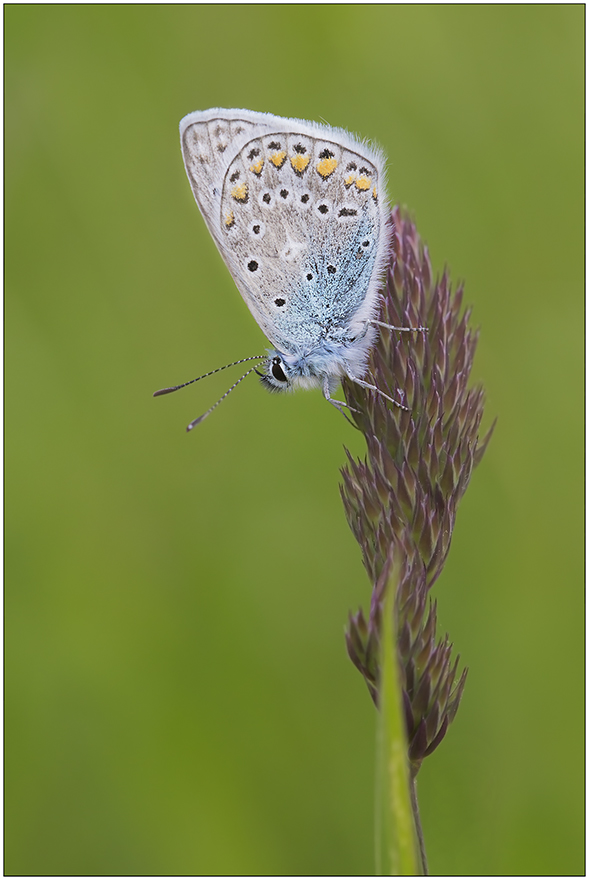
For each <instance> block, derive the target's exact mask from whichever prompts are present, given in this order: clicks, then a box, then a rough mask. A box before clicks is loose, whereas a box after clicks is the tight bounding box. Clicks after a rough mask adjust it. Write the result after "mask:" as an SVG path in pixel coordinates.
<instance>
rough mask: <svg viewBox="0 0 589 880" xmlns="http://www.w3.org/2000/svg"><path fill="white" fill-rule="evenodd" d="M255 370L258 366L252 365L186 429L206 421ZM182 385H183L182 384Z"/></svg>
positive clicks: (190, 429) (189, 429)
mask: <svg viewBox="0 0 589 880" xmlns="http://www.w3.org/2000/svg"><path fill="white" fill-rule="evenodd" d="M245 360H248V361H249V360H251V358H245ZM237 363H242V361H237ZM229 366H233V365H232V364H230V365H229ZM221 369H223V367H221ZM213 372H214V373H216V372H217V370H213ZM255 372H256V368H255V367H250V369H249V370H248V371H247V373H244V374H243V376H241V378H240V379H238V380H237V382H234V383H233V385H232V386H231V388H228V389H227V391H226V392H225V394H224V395H223V396H222V397H220V398H219V399H218V401H217V402H216V403H214V404H213V405H212V407H211V408H210V409H208V410H207V411H206V413H203V415H202V416H199V417H198V418H197V419H194V421H192V422H190V424H189V425H188V426H187V428H186V430H187V431H192V429H193V428H196V426H197V425H200V423H201V422H204V420H205V419H206V417H207V416H209V415H210V414H211V413H212V411H213V410H214V409H217V407H218V406H219V404H220V403H222V402H223V401H224V400H225V398H226V397H227V395H228V394H231V392H232V391H233V389H234V388H237V386H238V385H239V383H240V382H243V380H244V379H245V377H246V376H249V374H250V373H255ZM188 384H189V383H188ZM180 387H182V386H180ZM171 390H172V391H174V390H175V389H174V388H172V389H171Z"/></svg>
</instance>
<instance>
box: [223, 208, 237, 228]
mask: <svg viewBox="0 0 589 880" xmlns="http://www.w3.org/2000/svg"><path fill="white" fill-rule="evenodd" d="M234 223H235V214H234V213H233V211H228V212H227V214H225V226H226V227H227V229H231V227H232V226H233V224H234Z"/></svg>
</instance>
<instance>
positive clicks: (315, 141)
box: [180, 109, 387, 352]
mask: <svg viewBox="0 0 589 880" xmlns="http://www.w3.org/2000/svg"><path fill="white" fill-rule="evenodd" d="M180 131H181V142H182V152H183V156H184V163H185V167H186V172H187V174H188V179H189V181H190V184H191V187H192V191H193V193H194V196H195V198H196V201H197V204H198V206H199V208H200V210H201V213H202V215H203V217H204V220H205V222H206V224H207V226H208V228H209V231H210V232H211V235H212V236H213V239H214V240H215V242H216V244H217V247H218V248H219V251H220V252H221V256H222V257H223V259H224V261H225V263H226V264H227V266H228V268H229V271H230V272H231V275H232V276H233V278H234V280H235V283H236V285H237V287H238V289H239V291H240V293H241V295H242V296H243V298H244V300H245V302H246V304H247V305H248V307H249V309H250V311H251V312H252V314H253V316H254V318H255V319H256V321H257V323H258V324H259V326H260V328H261V329H262V331H263V332H264V334H265V335H266V336H267V337H268V339H269V340H270V341H271V342H272V343H273V344H274V345H275V346H276V347H277V348H279V349H280V350H281V351H284V352H292V351H293V350H297V349H298V350H302V349H305V348H307V349H308V348H312V347H313V346H314V345H317V343H318V341H319V340H320V339H325V338H326V334H327V335H328V336H329V334H331V336H330V338H333V339H335V340H337V335H338V333H340V335H342V336H343V335H345V334H348V336H349V335H350V333H352V334H353V333H354V328H355V327H356V328H358V329H360V328H361V326H362V325H363V324H364V323H365V322H366V320H367V319H369V318H371V317H373V316H374V313H375V311H376V308H377V291H378V283H379V277H380V271H381V269H382V267H383V264H384V261H385V260H386V244H387V242H386V235H385V234H384V229H385V223H386V215H387V205H386V198H385V192H384V171H383V160H382V157H381V155H380V154H379V153H378V152H377V151H376V150H374V149H372V148H370V147H368V146H367V145H366V144H362V143H360V142H358V141H356V140H355V139H354V138H352V137H351V136H350V135H349V134H348V133H347V132H345V131H342V130H340V129H333V128H328V127H326V126H320V125H317V124H316V123H310V122H304V121H302V120H297V119H285V118H281V117H276V116H272V115H271V114H266V113H254V112H252V111H248V110H221V109H214V110H207V111H204V112H197V113H192V114H190V115H189V116H187V117H185V118H184V119H183V120H182V122H181V124H180Z"/></svg>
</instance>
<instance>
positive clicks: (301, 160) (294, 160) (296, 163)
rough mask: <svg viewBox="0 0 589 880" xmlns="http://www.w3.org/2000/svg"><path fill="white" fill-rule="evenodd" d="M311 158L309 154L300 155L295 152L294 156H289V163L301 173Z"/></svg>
mask: <svg viewBox="0 0 589 880" xmlns="http://www.w3.org/2000/svg"><path fill="white" fill-rule="evenodd" d="M310 161H311V159H310V158H309V156H301V154H300V153H297V154H296V156H291V157H290V164H291V165H292V167H293V168H294V170H295V171H297V172H298V173H299V174H302V173H303V171H304V170H305V168H306V167H307V165H308V164H309V162H310Z"/></svg>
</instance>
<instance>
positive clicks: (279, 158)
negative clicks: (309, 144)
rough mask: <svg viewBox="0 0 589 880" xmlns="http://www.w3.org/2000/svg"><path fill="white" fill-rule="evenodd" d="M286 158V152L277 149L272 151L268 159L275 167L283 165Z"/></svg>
mask: <svg viewBox="0 0 589 880" xmlns="http://www.w3.org/2000/svg"><path fill="white" fill-rule="evenodd" d="M285 159H286V152H285V151H284V150H278V152H276V153H272V155H271V156H270V161H271V162H272V164H273V165H275V166H276V167H277V168H282V166H283V165H284V160H285Z"/></svg>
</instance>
